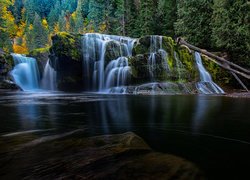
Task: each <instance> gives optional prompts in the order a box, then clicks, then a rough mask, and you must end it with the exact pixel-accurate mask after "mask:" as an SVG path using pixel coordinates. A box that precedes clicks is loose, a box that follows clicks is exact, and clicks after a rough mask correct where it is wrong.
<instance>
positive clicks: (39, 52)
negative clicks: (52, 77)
mask: <svg viewBox="0 0 250 180" xmlns="http://www.w3.org/2000/svg"><path fill="white" fill-rule="evenodd" d="M28 56H30V57H33V58H35V59H36V60H37V65H38V68H39V72H40V77H42V75H43V74H42V73H43V70H44V68H45V65H46V63H47V61H48V59H49V47H46V48H39V49H34V50H32V51H31V52H30V53H29V55H28Z"/></svg>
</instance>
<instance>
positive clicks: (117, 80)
mask: <svg viewBox="0 0 250 180" xmlns="http://www.w3.org/2000/svg"><path fill="white" fill-rule="evenodd" d="M130 74H131V68H130V67H129V65H128V58H127V57H123V56H122V57H119V58H117V59H115V60H112V61H111V62H110V63H109V64H108V65H107V67H106V69H105V77H106V88H110V87H117V86H118V87H119V86H124V85H128V80H129V76H130Z"/></svg>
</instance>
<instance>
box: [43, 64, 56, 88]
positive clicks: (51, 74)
mask: <svg viewBox="0 0 250 180" xmlns="http://www.w3.org/2000/svg"><path fill="white" fill-rule="evenodd" d="M41 87H42V89H45V90H52V91H55V90H56V71H55V70H54V69H53V68H52V67H51V66H50V63H49V60H48V61H47V63H46V65H45V68H44V71H43V78H42V81H41Z"/></svg>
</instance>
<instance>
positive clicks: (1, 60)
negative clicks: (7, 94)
mask: <svg viewBox="0 0 250 180" xmlns="http://www.w3.org/2000/svg"><path fill="white" fill-rule="evenodd" d="M13 66H14V61H13V59H12V56H11V55H10V54H7V53H5V52H4V51H2V50H1V49H0V89H13V90H16V89H19V87H18V86H17V85H16V84H15V83H13V82H12V81H11V77H10V76H9V72H10V71H11V70H12V68H13Z"/></svg>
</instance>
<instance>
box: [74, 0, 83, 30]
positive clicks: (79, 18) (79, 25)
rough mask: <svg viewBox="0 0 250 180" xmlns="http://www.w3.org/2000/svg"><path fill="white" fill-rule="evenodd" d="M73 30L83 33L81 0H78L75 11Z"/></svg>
mask: <svg viewBox="0 0 250 180" xmlns="http://www.w3.org/2000/svg"><path fill="white" fill-rule="evenodd" d="M75 15H76V17H75V31H76V32H79V33H83V21H84V19H83V16H82V1H81V0H78V5H77V8H76V12H75Z"/></svg>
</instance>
